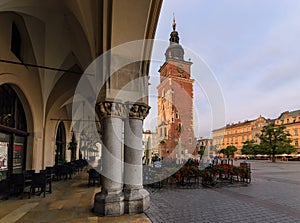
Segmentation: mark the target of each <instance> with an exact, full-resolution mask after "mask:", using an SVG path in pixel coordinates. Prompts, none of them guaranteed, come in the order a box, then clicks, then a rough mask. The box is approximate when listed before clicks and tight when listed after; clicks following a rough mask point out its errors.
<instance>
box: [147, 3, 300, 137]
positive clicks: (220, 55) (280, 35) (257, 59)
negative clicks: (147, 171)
mask: <svg viewBox="0 0 300 223" xmlns="http://www.w3.org/2000/svg"><path fill="white" fill-rule="evenodd" d="M173 13H174V14H175V18H176V24H177V26H176V30H177V31H178V32H179V37H180V44H181V45H182V46H183V47H184V49H185V50H187V51H192V52H193V53H194V54H192V58H191V60H192V62H194V64H193V65H192V72H191V75H192V78H193V79H194V80H195V84H194V110H195V111H194V125H195V127H194V131H195V136H196V137H209V136H210V134H211V131H212V129H215V128H217V127H221V126H220V125H221V124H220V123H218V125H219V126H216V125H214V124H213V120H214V119H215V114H216V113H220V114H221V113H222V115H223V112H222V111H218V110H216V108H215V107H214V106H212V101H211V99H212V97H210V96H209V94H211V93H209V92H207V88H206V90H205V85H206V83H203V80H202V79H201V78H200V77H201V75H202V74H201V70H200V71H199V69H197V66H198V63H197V61H198V60H197V58H196V57H199V58H201V60H202V61H203V62H204V63H205V64H206V65H207V67H208V68H209V69H210V71H211V75H213V76H214V78H215V79H216V82H217V84H218V86H219V88H220V91H221V92H222V96H223V98H222V99H221V98H220V101H221V100H223V101H222V103H223V102H224V106H225V107H224V108H225V112H224V115H223V116H224V123H223V124H224V125H225V124H227V123H237V122H239V121H241V122H242V121H244V120H251V119H255V118H257V117H258V116H260V115H262V116H263V117H265V118H271V119H274V118H277V117H279V115H280V114H281V113H282V112H284V111H293V110H298V109H300V100H299V98H300V1H299V0H289V1H286V0H264V1H261V0H243V1H240V0H189V1H182V0H164V1H163V5H162V9H161V13H160V18H159V21H158V27H157V31H156V36H155V39H156V40H164V41H168V39H169V35H170V32H171V31H172V20H173ZM188 59H189V58H187V57H185V60H188ZM161 60H162V61H161V62H153V63H152V64H151V68H150V77H151V78H150V83H151V85H150V97H149V99H150V100H149V103H150V106H151V107H152V109H151V112H150V114H149V116H148V117H147V119H146V120H145V122H144V129H152V130H155V126H156V124H157V121H156V117H157V108H156V107H157V101H156V98H157V94H156V93H155V92H156V86H157V84H158V77H159V73H158V69H159V66H160V65H162V63H163V61H164V55H162V59H161ZM195 61H196V62H195ZM199 72H200V73H199ZM201 81H202V82H201ZM203 86H204V87H203Z"/></svg>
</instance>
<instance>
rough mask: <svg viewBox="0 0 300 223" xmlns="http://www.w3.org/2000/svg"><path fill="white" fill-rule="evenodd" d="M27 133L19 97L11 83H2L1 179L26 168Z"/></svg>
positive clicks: (0, 103)
mask: <svg viewBox="0 0 300 223" xmlns="http://www.w3.org/2000/svg"><path fill="white" fill-rule="evenodd" d="M27 135H28V133H27V124H26V118H25V113H24V109H23V106H22V103H21V101H20V99H19V97H18V96H17V94H16V92H15V91H14V90H13V88H12V87H10V86H9V85H7V84H3V85H0V181H1V180H5V178H6V176H7V174H10V173H21V172H22V171H23V170H24V169H25V154H26V139H27Z"/></svg>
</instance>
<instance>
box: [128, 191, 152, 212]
mask: <svg viewBox="0 0 300 223" xmlns="http://www.w3.org/2000/svg"><path fill="white" fill-rule="evenodd" d="M124 197H125V198H124V211H125V213H126V214H137V213H142V212H144V211H145V210H147V209H148V208H149V207H150V197H149V192H148V191H147V190H145V189H144V188H138V189H135V188H124Z"/></svg>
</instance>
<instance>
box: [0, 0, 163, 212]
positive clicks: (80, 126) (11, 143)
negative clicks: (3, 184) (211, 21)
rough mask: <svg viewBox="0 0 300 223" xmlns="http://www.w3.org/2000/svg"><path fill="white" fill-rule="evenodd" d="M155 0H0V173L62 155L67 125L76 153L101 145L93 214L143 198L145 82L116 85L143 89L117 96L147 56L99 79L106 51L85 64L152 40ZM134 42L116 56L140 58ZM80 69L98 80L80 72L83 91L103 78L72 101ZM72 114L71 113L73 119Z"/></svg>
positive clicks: (139, 207) (138, 203)
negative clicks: (90, 93) (85, 81)
mask: <svg viewBox="0 0 300 223" xmlns="http://www.w3.org/2000/svg"><path fill="white" fill-rule="evenodd" d="M161 4H162V1H161V0H158V1H152V0H143V1H140V0H128V1H111V0H78V1H73V0H60V1H58V0H43V1H39V0H32V1H18V0H11V1H5V2H1V4H0V26H1V30H2V34H1V36H0V49H1V50H0V104H1V107H0V161H1V163H0V164H1V169H0V173H1V176H0V181H4V180H5V178H6V176H7V174H10V173H18V172H21V171H22V170H25V169H33V170H35V171H36V172H39V171H40V170H42V169H44V168H46V167H47V166H53V165H55V164H59V162H60V161H70V159H71V152H70V151H69V150H68V148H67V145H68V143H69V142H70V141H71V138H72V135H73V134H74V135H75V137H76V139H77V141H78V148H77V150H76V158H77V159H78V157H79V150H80V149H82V148H84V147H86V146H89V144H91V143H93V144H96V143H100V142H101V144H102V150H103V151H104V152H103V151H102V153H103V154H102V159H103V162H102V164H103V166H102V169H103V175H104V177H103V181H102V182H103V185H102V191H101V193H99V194H97V195H96V196H95V207H94V211H95V212H96V213H97V214H101V215H120V214H123V213H136V212H142V211H143V210H144V209H145V208H147V207H148V206H149V196H148V195H147V193H145V191H144V190H143V188H142V182H141V180H142V176H141V174H142V167H141V158H142V122H143V119H144V118H145V116H146V115H147V112H148V110H149V106H148V105H147V104H148V101H147V97H146V95H147V93H148V88H147V86H148V85H147V82H145V83H139V84H137V85H134V86H133V87H132V89H128V90H127V91H126V92H127V95H130V93H132V94H134V93H135V92H141V95H143V97H139V96H140V95H137V97H135V98H134V99H132V97H127V98H126V97H122V98H120V97H118V95H120V94H119V93H118V92H119V91H120V89H122V88H123V86H126V85H127V83H129V82H130V81H131V80H133V79H135V78H139V77H144V76H145V77H147V75H148V70H149V62H145V61H142V59H141V60H137V61H136V62H135V63H131V64H128V65H126V66H124V67H123V68H122V69H119V70H117V71H114V73H113V75H111V76H110V78H109V79H108V78H107V77H108V76H109V74H110V73H109V72H111V71H112V70H113V68H114V66H113V62H114V60H113V58H112V56H113V55H112V54H109V55H108V56H107V57H106V61H105V62H106V64H105V65H106V66H102V67H97V69H100V70H93V69H92V68H93V66H91V64H92V62H93V61H94V60H95V59H96V58H98V57H99V56H100V55H103V54H105V53H106V52H108V51H110V50H111V49H114V48H115V47H117V46H120V45H122V44H123V43H127V42H130V41H134V40H140V39H141V40H144V39H152V38H153V37H154V34H155V30H156V25H157V22H158V17H159V13H160V7H161ZM125 18H126V19H125ZM144 47H145V46H139V47H137V48H136V51H137V52H136V54H137V55H138V56H137V55H134V52H131V54H130V55H128V54H126V53H125V54H124V53H123V54H119V55H118V58H123V59H124V58H125V59H126V58H128V57H130V58H131V57H136V58H141V56H140V55H141V52H143V55H146V56H147V57H150V56H149V55H150V54H151V47H150V48H148V49H146V48H144ZM95 69H96V68H95ZM86 70H89V71H95V72H94V73H97V78H98V79H97V78H92V77H93V74H94V73H89V78H90V79H88V84H87V85H86V86H85V88H84V89H83V90H85V91H84V92H88V91H91V89H96V85H97V83H99V82H100V80H104V83H105V84H104V85H103V88H101V92H100V93H99V92H95V95H94V96H93V97H94V98H93V97H88V96H87V95H85V93H83V94H82V95H80V96H81V97H82V100H78V101H74V98H75V96H77V95H76V94H75V92H77V90H78V85H79V83H80V82H81V81H82V80H83V79H84V78H85V77H86V76H87V75H85V77H84V75H83V73H84V71H86ZM94 76H95V75H94ZM134 87H136V88H134ZM132 94H131V95H132ZM79 113H80V115H79V117H80V119H77V120H74V114H79ZM89 113H93V114H94V116H95V117H92V116H90V115H89ZM74 121H75V123H74ZM124 129H125V130H130V131H124ZM91 131H92V132H96V133H97V134H96V137H93V136H91V135H90V132H91ZM132 132H133V133H134V135H135V136H138V137H133V135H132V134H130V133H132ZM126 142H127V146H126V145H125V144H126ZM128 142H131V143H128ZM105 151H106V152H105ZM136 151H138V152H137V153H136ZM123 152H124V153H125V157H124V162H126V163H129V164H137V165H135V166H134V168H133V169H132V168H131V169H130V168H129V167H128V166H126V167H124V166H123V164H120V162H114V160H112V159H111V158H110V156H109V155H108V154H113V156H114V157H115V158H116V160H119V161H120V160H122V159H123V158H122V154H123ZM138 164H140V165H138ZM111 170H114V171H111ZM123 170H124V174H123V172H122V171H123ZM110 172H114V174H115V175H114V176H110V175H109V173H110ZM133 173H138V174H135V175H134V176H135V178H134V182H132V181H129V180H128V179H130V178H131V177H132V175H133ZM126 177H127V181H126V182H125V181H124V179H125V178H126Z"/></svg>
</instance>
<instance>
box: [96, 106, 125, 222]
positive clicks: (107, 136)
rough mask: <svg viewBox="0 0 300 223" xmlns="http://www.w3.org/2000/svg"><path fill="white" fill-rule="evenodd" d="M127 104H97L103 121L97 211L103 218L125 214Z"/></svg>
mask: <svg viewBox="0 0 300 223" xmlns="http://www.w3.org/2000/svg"><path fill="white" fill-rule="evenodd" d="M123 106H124V105H123V104H121V103H117V102H103V103H100V104H98V107H97V109H98V112H100V115H101V118H102V121H101V124H102V128H103V131H102V142H103V148H102V171H101V174H102V189H101V192H100V193H97V194H96V195H95V199H94V212H95V213H96V214H99V215H104V216H119V215H122V214H124V193H123V174H122V170H123V165H122V147H123V144H122V130H123V120H122V118H123V117H124V115H125V114H124V107H123Z"/></svg>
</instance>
